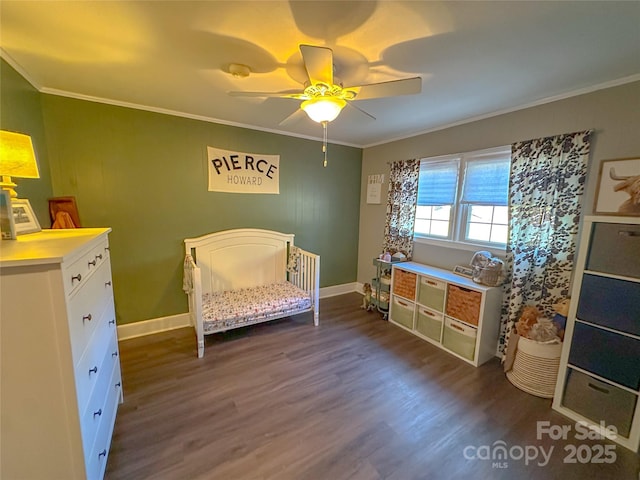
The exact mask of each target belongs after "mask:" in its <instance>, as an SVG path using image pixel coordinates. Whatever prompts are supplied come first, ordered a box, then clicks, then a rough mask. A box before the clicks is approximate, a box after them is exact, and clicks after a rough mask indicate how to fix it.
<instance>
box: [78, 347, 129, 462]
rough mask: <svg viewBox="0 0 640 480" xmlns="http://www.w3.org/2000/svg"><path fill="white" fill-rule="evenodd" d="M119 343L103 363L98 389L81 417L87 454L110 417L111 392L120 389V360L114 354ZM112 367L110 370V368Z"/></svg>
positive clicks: (108, 353)
mask: <svg viewBox="0 0 640 480" xmlns="http://www.w3.org/2000/svg"><path fill="white" fill-rule="evenodd" d="M117 352H118V350H117V342H116V341H115V337H114V341H113V348H109V350H108V352H107V356H106V358H105V361H104V362H103V368H102V374H101V376H100V378H98V382H97V385H96V388H95V389H94V390H93V394H92V395H91V399H90V400H89V404H88V408H87V409H86V410H85V412H84V415H83V416H82V417H81V428H82V443H83V445H84V451H85V452H91V451H92V450H93V447H94V445H95V442H96V436H97V434H98V429H99V427H100V423H101V422H102V420H103V419H104V418H108V417H109V416H110V413H111V412H110V409H111V408H112V404H111V402H110V401H109V399H108V397H109V396H111V395H113V393H112V392H111V390H114V389H115V390H118V391H119V389H120V387H119V385H118V384H119V383H120V360H119V358H118V357H117V355H116V356H114V355H113V354H114V353H116V354H117ZM109 367H110V368H109Z"/></svg>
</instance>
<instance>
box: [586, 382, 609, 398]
mask: <svg viewBox="0 0 640 480" xmlns="http://www.w3.org/2000/svg"><path fill="white" fill-rule="evenodd" d="M587 385H589V388H593V389H594V390H596V391H598V392H600V393H604V394H606V395H609V390H607V389H606V388H604V387H600V386H599V385H594V384H593V383H591V382H589V383H588V384H587Z"/></svg>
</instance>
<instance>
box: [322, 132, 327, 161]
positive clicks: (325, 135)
mask: <svg viewBox="0 0 640 480" xmlns="http://www.w3.org/2000/svg"><path fill="white" fill-rule="evenodd" d="M327 123H328V122H322V130H323V135H322V152H323V153H324V162H323V164H322V166H323V167H326V166H327Z"/></svg>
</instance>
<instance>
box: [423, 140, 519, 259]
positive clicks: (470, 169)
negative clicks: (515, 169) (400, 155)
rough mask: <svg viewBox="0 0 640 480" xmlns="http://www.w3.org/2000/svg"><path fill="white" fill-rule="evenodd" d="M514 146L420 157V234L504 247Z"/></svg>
mask: <svg viewBox="0 0 640 480" xmlns="http://www.w3.org/2000/svg"><path fill="white" fill-rule="evenodd" d="M510 162H511V151H510V149H509V147H503V148H500V149H492V150H485V151H481V152H471V153H465V154H460V155H447V156H445V157H436V158H427V159H423V160H421V162H420V177H419V184H418V205H417V208H416V222H415V237H416V238H427V239H433V240H444V241H452V242H461V243H469V244H474V245H477V244H480V245H487V246H496V247H503V246H505V245H506V243H507V235H508V194H509V168H510Z"/></svg>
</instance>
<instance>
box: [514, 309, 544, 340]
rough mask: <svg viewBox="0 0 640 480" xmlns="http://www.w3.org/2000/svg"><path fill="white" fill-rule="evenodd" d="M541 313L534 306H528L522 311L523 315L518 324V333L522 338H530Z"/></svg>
mask: <svg viewBox="0 0 640 480" xmlns="http://www.w3.org/2000/svg"><path fill="white" fill-rule="evenodd" d="M539 316H540V312H539V311H538V309H537V308H536V307H534V306H532V305H527V306H525V307H524V308H523V309H522V314H521V315H520V319H519V320H518V323H516V333H517V334H518V335H520V336H521V337H525V338H528V337H529V332H530V331H531V327H533V326H534V325H535V324H536V323H538V317H539Z"/></svg>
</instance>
